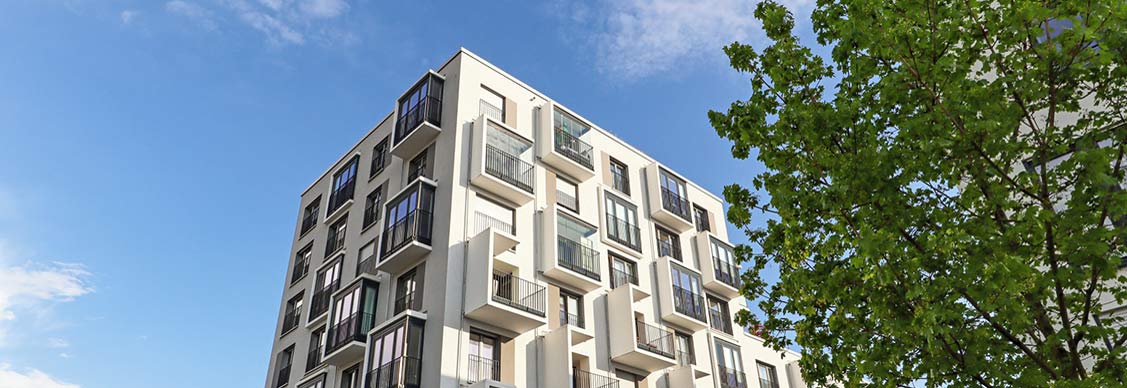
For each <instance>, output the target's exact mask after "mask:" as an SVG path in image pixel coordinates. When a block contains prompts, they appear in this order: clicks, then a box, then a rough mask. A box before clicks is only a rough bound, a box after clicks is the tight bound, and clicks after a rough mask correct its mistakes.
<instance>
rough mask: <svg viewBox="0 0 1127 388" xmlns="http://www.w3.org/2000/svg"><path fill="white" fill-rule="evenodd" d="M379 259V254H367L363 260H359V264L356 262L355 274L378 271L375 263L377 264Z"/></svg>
mask: <svg viewBox="0 0 1127 388" xmlns="http://www.w3.org/2000/svg"><path fill="white" fill-rule="evenodd" d="M379 261H380V259H379V256H377V255H375V254H373V255H371V256H368V257H367V258H365V259H364V260H360V264H358V265H357V267H356V273H357V274H362V273H366V274H372V275H375V274H376V273H377V272H378V271H377V270H376V264H378V263H379Z"/></svg>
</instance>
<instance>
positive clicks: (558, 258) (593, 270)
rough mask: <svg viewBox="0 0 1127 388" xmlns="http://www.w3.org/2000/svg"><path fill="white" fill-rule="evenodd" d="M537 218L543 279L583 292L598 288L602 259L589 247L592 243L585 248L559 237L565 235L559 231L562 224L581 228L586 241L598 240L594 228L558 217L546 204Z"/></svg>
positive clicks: (599, 285)
mask: <svg viewBox="0 0 1127 388" xmlns="http://www.w3.org/2000/svg"><path fill="white" fill-rule="evenodd" d="M540 214H541V217H540V222H541V228H539V232H540V233H541V235H540V238H541V239H542V240H541V241H544V242H545V243H544V244H540V249H541V252H540V255H539V259H540V264H541V265H540V268H542V269H543V271H544V276H547V277H549V278H552V279H554V280H556V281H559V282H561V283H563V284H564V285H566V286H569V287H571V288H574V289H577V290H580V291H583V292H589V291H591V290H594V289H596V288H599V287H601V286H602V282H601V279H602V273H601V271H602V269H601V267H600V262H601V259H600V257H601V255H600V253H599V251H597V250H595V249H594V248H592V247H591V245H593V244H594V243H593V242H589V243H587V244H584V243H580V242H579V241H575V240H573V239H572V238H569V237H565V236H562V235H560V233H561V232H564V231H563V230H562V229H561V228H560V226H561V222H565V220H566V222H565V223H570V224H573V225H580V227H581V228H585V229H587V230H588V232H589V236H585V238H584V240H587V241H591V239H594V238H597V236H596V232H595V228H594V227H591V226H589V225H587V224H585V223H583V222H582V221H578V220H576V219H573V218H571V217H567V216H566V215H561V214H560V213H559V212H558V211H557V210H556V208H555V205H554V204H549V205H548V208H546V209H544V210H542V211H541V212H540ZM561 217H563V218H561ZM553 241H554V242H553Z"/></svg>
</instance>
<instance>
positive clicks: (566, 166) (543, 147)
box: [536, 103, 595, 182]
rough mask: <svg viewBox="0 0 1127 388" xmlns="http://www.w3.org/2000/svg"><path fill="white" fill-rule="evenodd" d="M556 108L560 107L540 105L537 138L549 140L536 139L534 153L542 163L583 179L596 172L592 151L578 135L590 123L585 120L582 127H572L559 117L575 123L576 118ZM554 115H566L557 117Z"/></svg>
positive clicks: (585, 130) (587, 128)
mask: <svg viewBox="0 0 1127 388" xmlns="http://www.w3.org/2000/svg"><path fill="white" fill-rule="evenodd" d="M557 109H559V108H558V107H556V106H554V105H553V104H551V103H549V104H545V105H544V106H541V107H540V108H539V110H540V120H541V121H540V126H539V128H540V129H539V131H540V134H539V138H540V139H545V140H546V139H551V140H550V141H541V142H539V143H537V151H536V154H537V155H538V156H539V157H540V159H541V160H542V161H543V162H544V163H546V164H548V165H550V166H552V167H555V168H556V169H558V170H560V171H562V172H563V173H565V174H567V175H568V176H571V177H574V178H576V179H578V180H579V181H580V182H582V181H586V180H587V179H590V178H591V177H593V176H595V151H594V148H593V147H591V145H590V144H588V143H587V142H585V141H583V139H581V138H580V137H581V136H582V133H585V132H588V131H590V127H589V126H586V125H585V124H584V125H580V126H582V127H585V128H578V127H576V128H571V127H573V125H564V124H563V123H561V119H563V120H568V121H569V123H578V121H577V120H575V119H573V118H571V115H568V114H566V113H562V112H559V113H557V112H556V111H557ZM557 115H565V116H560V117H556V116H557ZM563 117H566V118H563ZM577 131H578V132H580V133H581V134H580V135H579V136H576V135H575V134H574V133H577Z"/></svg>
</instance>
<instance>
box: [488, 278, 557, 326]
mask: <svg viewBox="0 0 1127 388" xmlns="http://www.w3.org/2000/svg"><path fill="white" fill-rule="evenodd" d="M493 300H494V301H495V302H497V303H503V304H505V305H507V306H509V307H513V308H516V309H519V310H523V311H527V312H529V313H532V314H536V315H539V316H541V317H543V316H546V315H545V313H544V311H545V306H547V305H548V290H547V289H546V288H545V287H544V286H541V285H539V284H536V283H533V282H530V281H527V280H524V279H521V278H519V277H516V276H513V274H507V273H503V272H493Z"/></svg>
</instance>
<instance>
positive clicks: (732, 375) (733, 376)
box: [716, 366, 747, 388]
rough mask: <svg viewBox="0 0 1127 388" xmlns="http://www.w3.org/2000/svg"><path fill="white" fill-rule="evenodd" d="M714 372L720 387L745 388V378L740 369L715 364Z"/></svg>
mask: <svg viewBox="0 0 1127 388" xmlns="http://www.w3.org/2000/svg"><path fill="white" fill-rule="evenodd" d="M716 372H717V374H718V375H719V376H718V377H719V379H718V380H720V387H721V388H747V378H745V377H744V373H743V372H742V371H738V370H735V369H730V368H725V367H722V366H717V367H716Z"/></svg>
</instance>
